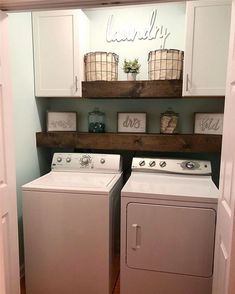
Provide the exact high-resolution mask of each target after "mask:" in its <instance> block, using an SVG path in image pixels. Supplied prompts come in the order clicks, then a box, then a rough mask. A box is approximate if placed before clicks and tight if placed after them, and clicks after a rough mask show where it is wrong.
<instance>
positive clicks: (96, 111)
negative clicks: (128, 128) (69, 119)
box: [89, 107, 104, 115]
mask: <svg viewBox="0 0 235 294" xmlns="http://www.w3.org/2000/svg"><path fill="white" fill-rule="evenodd" d="M89 114H98V115H104V112H102V111H100V110H99V108H98V107H95V108H94V110H93V111H91V112H89Z"/></svg>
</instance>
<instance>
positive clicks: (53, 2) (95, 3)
mask: <svg viewBox="0 0 235 294" xmlns="http://www.w3.org/2000/svg"><path fill="white" fill-rule="evenodd" d="M183 1H185V0H183ZM160 2H177V0H0V10H7V11H9V10H34V9H51V8H58V9H59V8H90V7H106V6H107V7H108V6H117V5H133V4H147V3H160Z"/></svg>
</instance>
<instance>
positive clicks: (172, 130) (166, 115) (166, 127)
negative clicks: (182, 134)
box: [160, 108, 179, 134]
mask: <svg viewBox="0 0 235 294" xmlns="http://www.w3.org/2000/svg"><path fill="white" fill-rule="evenodd" d="M178 126H179V114H178V113H176V112H174V111H173V110H172V109H171V108H168V109H167V111H165V112H163V113H161V118H160V132H161V134H176V133H178Z"/></svg>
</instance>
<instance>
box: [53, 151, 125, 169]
mask: <svg viewBox="0 0 235 294" xmlns="http://www.w3.org/2000/svg"><path fill="white" fill-rule="evenodd" d="M51 169H52V170H57V171H81V170H87V171H89V172H90V171H92V170H96V171H97V170H107V171H121V156H120V155H118V154H93V153H55V154H54V156H53V160H52V164H51Z"/></svg>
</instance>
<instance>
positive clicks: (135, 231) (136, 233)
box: [131, 224, 141, 250]
mask: <svg viewBox="0 0 235 294" xmlns="http://www.w3.org/2000/svg"><path fill="white" fill-rule="evenodd" d="M140 245H141V227H140V226H139V225H137V224H132V246H131V247H132V249H133V250H137V249H139V248H140Z"/></svg>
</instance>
